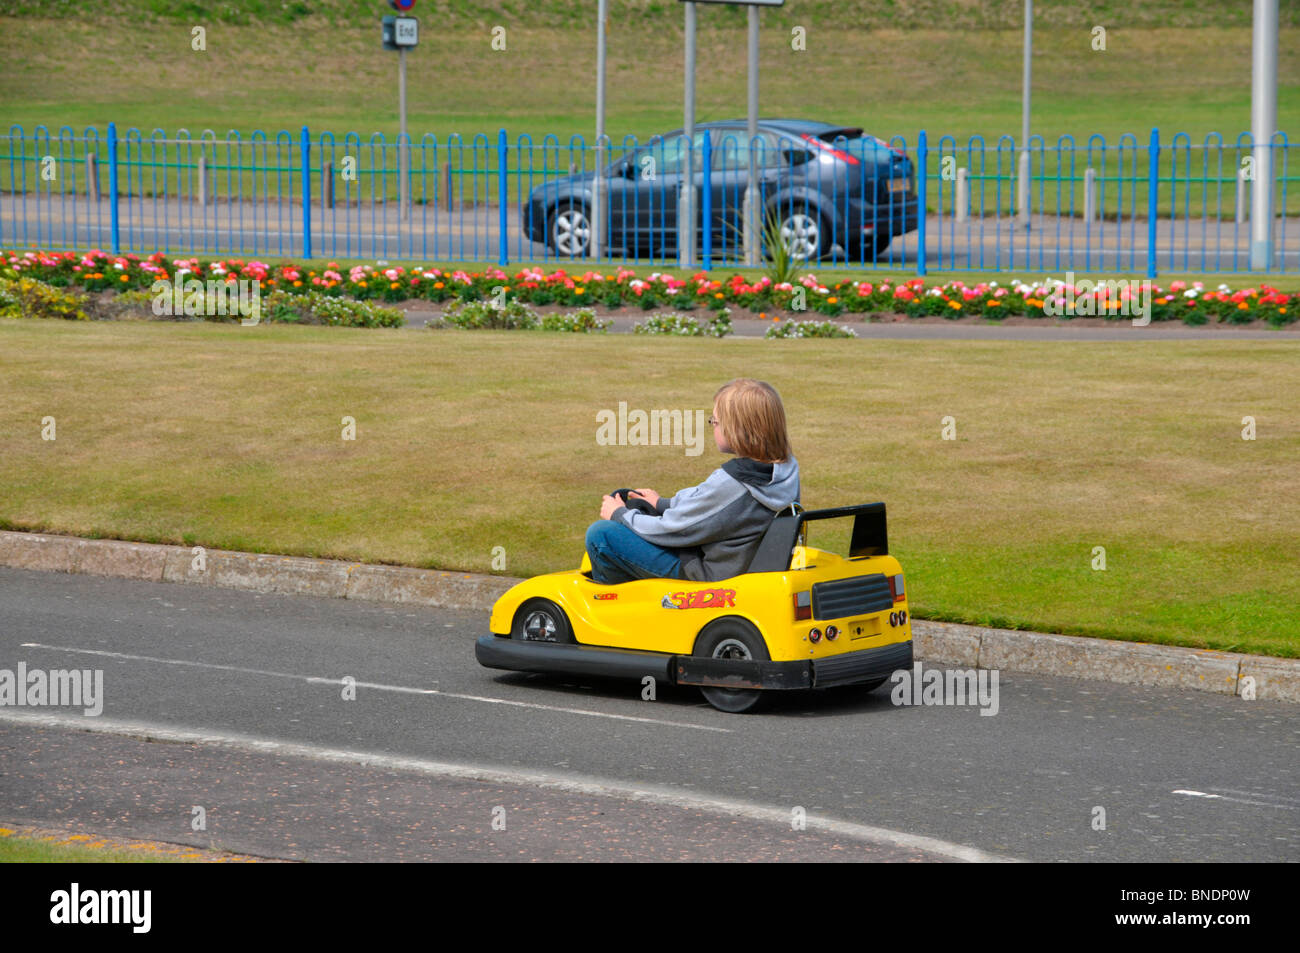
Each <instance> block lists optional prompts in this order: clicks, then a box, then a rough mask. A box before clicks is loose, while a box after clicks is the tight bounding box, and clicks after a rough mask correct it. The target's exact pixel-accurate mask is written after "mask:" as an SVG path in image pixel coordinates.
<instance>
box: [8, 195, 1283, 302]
mask: <svg viewBox="0 0 1300 953" xmlns="http://www.w3.org/2000/svg"><path fill="white" fill-rule="evenodd" d="M118 219H119V234H120V239H121V242H122V250H123V251H135V252H137V253H139V254H151V253H153V252H155V251H158V250H159V249H162V250H164V251H171V252H174V253H176V254H180V253H182V252H183V253H185V254H187V255H188V254H197V255H215V254H218V253H221V254H229V253H238V254H240V255H244V256H253V257H257V256H262V257H290V258H292V257H294V256H301V255H302V233H303V232H302V206H301V205H299V204H295V203H293V202H289V201H285V202H277V201H270V202H252V201H236V202H228V201H224V200H223V201H221V202H220V203H217V204H211V205H208V206H206V207H205V206H201V205H199V204H197V202H193V201H187V200H182V199H176V198H168V199H152V198H149V199H141V198H140V197H139V196H132V197H131V198H130V199H127V198H126V197H123V198H122V199H121V200H120V201H119V204H118ZM1289 229H1290V230H1289V231H1288V230H1287V228H1284V227H1283V225H1282V224H1281V223H1279V225H1278V228H1277V233H1276V241H1277V247H1276V251H1275V258H1276V261H1275V265H1274V269H1273V270H1274V271H1275V272H1294V271H1296V270H1297V269H1300V248H1297V240H1296V237H1295V235H1294V231H1295V229H1294V226H1293V225H1292V226H1289ZM926 230H927V238H926V263H927V267H928V268H929V270H930V271H932V272H934V271H1008V270H1011V271H1014V270H1018V271H1020V272H1021V277H1023V278H1025V279H1026V280H1028V279H1031V278H1045V277H1056V278H1061V279H1065V277H1066V275H1065V271H1066V270H1067V269H1068V270H1073V271H1077V272H1079V273H1080V274H1084V273H1089V274H1098V273H1106V272H1117V273H1128V272H1136V273H1142V272H1145V270H1146V267H1147V261H1146V255H1147V238H1148V236H1147V230H1146V223H1145V221H1136V220H1132V219H1125V220H1124V221H1123V222H1115V221H1113V220H1112V221H1106V222H1093V223H1091V224H1089V223H1085V222H1084V221H1083V220H1082V219H1076V218H1068V217H1067V218H1059V219H1058V218H1056V217H1055V216H1042V215H1036V216H1034V217H1033V220H1032V222H1031V227H1030V229H1029V230H1025V229H1024V228H1023V227H1022V226H1021V225H1020V224H1018V223H1017V222H1016V220H1015V219H1014V218H1012V217H1008V216H1002V217H994V216H989V217H983V218H981V217H974V218H971V219H969V220H967V221H965V222H960V223H959V222H956V221H955V219H954V218H953V217H952V216H951V215H929V216H927V217H926ZM311 231H312V251H313V254H314V255H315V256H317V257H331V258H372V257H373V258H375V259H378V260H390V259H391V260H393V261H398V260H404V261H406V260H412V259H414V260H425V261H432V260H442V261H448V260H451V261H478V262H483V263H485V264H495V263H497V262H498V261H499V259H500V254H501V251H500V236H501V215H500V206H488V205H481V206H473V205H467V206H464V207H457V208H455V209H453V210H451V211H447V210H445V209H436V208H432V207H430V206H416V207H414V208H413V209H412V211H411V214H410V217H409V218H408V219H405V220H403V219H402V218H401V217H400V215H399V212H398V208H397V205H396V203H390V204H387V205H385V204H382V203H380V204H366V205H352V206H344V205H342V204H340V205H338V206H336V207H335V208H332V209H323V208H321V207H320V205H319V204H316V205H314V206H313V210H312V228H311ZM1249 235H1250V229H1249V226H1248V225H1238V224H1236V223H1235V222H1233V221H1232V220H1231V219H1228V220H1225V221H1218V220H1216V219H1209V218H1207V219H1204V220H1202V219H1199V218H1185V219H1184V218H1180V219H1179V220H1177V221H1170V220H1161V221H1160V222H1159V227H1158V231H1157V239H1156V248H1157V262H1156V263H1157V267H1158V268H1159V269H1160V271H1161V272H1162V273H1169V272H1190V271H1196V272H1207V273H1213V272H1223V273H1225V275H1228V276H1230V275H1231V273H1244V272H1247V271H1248V269H1249V257H1250V253H1249V249H1250V241H1249ZM917 237H918V236H917V232H915V231H913V232H910V233H908V234H905V235H901V236H898V237H897V238H895V239H894V241H893V242H891V243H890V245H889V247H888V248H887V249H886V250H885V251H884V252H882V253H881V254H880V255H879V256H878V258H877V260H876V261H875V262H874V263H869V264H868V265H867V266H866V267H867V268H871V267H878V268H881V269H885V270H889V269H894V270H897V269H911V268H913V267H915V266H916V265H917V252H918V242H917ZM111 245H112V228H111V212H110V209H109V203H108V201H107V199H104V198H101V199H100V200H99V201H98V202H91V201H89V200H88V199H87V198H86V197H85V196H84V195H73V194H71V193H69V194H67V195H64V194H62V193H58V192H55V193H53V194H47V193H41V194H39V195H37V194H29V195H21V194H19V195H0V246H14V247H23V248H27V247H32V246H40V247H42V248H56V249H57V248H86V247H94V248H109V247H111ZM506 246H507V248H506V253H507V258H508V259H509V262H510V265H509V266H508V267H511V268H515V267H519V266H521V265H524V264H538V265H541V266H543V267H546V268H548V269H553V268H559V267H565V268H568V269H569V270H570V271H572V270H575V269H577V270H585V269H586V268H587V267H589V266H588V264H587V262H586V261H584V260H583V259H577V260H574V259H570V258H566V257H562V256H559V255H557V254H556V252H555V251H554V250H552V249H550V248H548V247H547V246H546V245H542V244H538V243H536V242H533V241H531V240H530V239H528V238H527V237H525V235H524V233H523V228H522V218H521V214H520V210H519V208H518V207H517V206H515V205H511V206H508V207H507V209H506ZM724 251H726V250H725V249H722V248H715V249H714V267H715V268H717V269H723V270H725V269H727V268H734V267H737V266H738V264H739V263H738V262H737V261H735V260H725V255H724ZM735 252H736V249H734V248H733V249H731V254H732V255H733V257H734V255H735ZM613 263H616V264H627V265H633V266H636V267H638V268H642V269H645V268H651V269H653V267H654V264H655V263H654V262H651V261H648V260H646V261H636V260H634V259H629V258H627V257H626V256H624V255H622V254H616V255H615V256H614V262H613ZM662 263H663V262H661V264H662ZM667 263H668V264H675V258H674V259H673V260H672V261H669V262H667ZM602 267H605V268H608V267H610V263H606V264H605V265H604V266H602ZM847 267H851V268H852V269H853V270H861V268H862V267H863V266H862V265H851V266H850V265H849V264H847V263H846V262H845V261H844V260H843V259H842V258H840V259H839V260H837V261H834V262H832V261H829V260H828V261H823V262H819V263H818V264H817V265H815V266H813V267H812V268H811V269H810V270H813V271H815V272H817V273H819V274H820V273H822V272H826V273H828V274H829V273H833V272H834V270H835V269H836V268H847ZM1226 280H1232V279H1231V277H1228V278H1227V279H1226ZM1237 280H1238V281H1242V280H1245V281H1249V277H1248V276H1243V277H1241V278H1238V279H1237Z"/></svg>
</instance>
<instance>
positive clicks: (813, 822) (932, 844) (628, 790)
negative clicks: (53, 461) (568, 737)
mask: <svg viewBox="0 0 1300 953" xmlns="http://www.w3.org/2000/svg"><path fill="white" fill-rule="evenodd" d="M5 721H8V722H13V723H17V724H26V725H39V726H41V727H43V728H71V729H74V730H78V731H98V732H102V733H104V734H110V735H121V736H124V737H128V738H140V739H143V740H146V741H171V742H177V743H180V744H209V745H217V746H221V747H226V748H232V749H235V750H238V751H252V752H269V753H273V754H276V755H282V756H286V757H298V758H308V759H311V760H313V761H325V762H332V763H341V764H360V765H365V766H367V767H374V768H382V769H384V770H393V771H411V772H414V773H416V774H423V775H427V776H429V777H445V778H460V779H462V780H469V781H481V782H483V783H486V784H514V785H532V786H535V787H542V788H548V789H551V790H557V791H564V792H567V793H570V794H581V795H587V796H593V797H616V798H624V799H627V800H631V801H641V802H647V803H651V804H662V805H666V806H668V807H677V808H685V809H687V810H698V811H708V812H709V813H711V814H721V815H724V816H729V817H747V818H750V819H751V820H755V821H763V822H768V823H772V824H776V825H778V826H780V827H781V828H783V829H785V830H789V827H790V818H791V814H790V808H787V807H769V806H767V805H764V804H756V803H754V802H752V801H737V800H732V799H729V798H715V797H706V796H704V795H701V794H694V793H690V792H687V791H683V790H679V789H674V788H666V787H659V786H655V785H652V786H646V787H641V786H636V787H634V786H632V785H630V784H627V783H621V782H617V781H610V780H607V779H605V778H594V777H586V776H581V775H556V774H540V773H536V772H531V771H520V770H516V769H513V768H489V767H482V766H480V765H472V764H453V763H450V762H443V761H427V760H425V759H423V758H403V757H399V756H396V755H387V754H381V753H378V752H369V751H346V750H343V749H339V748H326V747H322V746H319V745H306V744H299V743H297V742H289V741H276V740H274V739H270V738H256V737H252V736H249V735H242V734H234V733H223V732H212V731H203V730H201V729H185V728H174V727H171V726H169V725H152V724H147V723H143V722H123V721H112V720H109V719H105V718H85V717H82V718H77V717H69V716H62V715H28V714H21V715H20V714H17V713H13V714H10V713H7V712H4V711H0V722H5ZM805 820H806V823H807V829H808V830H817V831H821V832H824V833H828V834H835V835H838V836H840V837H848V838H852V839H854V840H858V841H865V842H867V843H873V844H888V845H890V846H893V847H899V848H903V849H906V850H922V851H928V852H930V853H934V854H940V855H942V856H944V857H950V858H952V859H954V860H961V861H966V862H968V863H1015V862H1017V861H1016V860H1015V859H1014V858H1011V857H1004V856H999V855H997V854H990V853H988V852H987V851H983V850H980V849H979V848H978V847H967V846H965V845H964V844H954V843H951V842H949V841H945V840H939V839H938V838H934V837H925V836H923V835H920V834H908V833H905V832H903V831H894V830H889V829H888V828H884V827H872V826H870V825H868V824H855V823H852V822H851V821H840V820H835V819H834V818H829V817H821V816H819V815H815V814H811V813H809V814H808V815H807V816H806V818H805Z"/></svg>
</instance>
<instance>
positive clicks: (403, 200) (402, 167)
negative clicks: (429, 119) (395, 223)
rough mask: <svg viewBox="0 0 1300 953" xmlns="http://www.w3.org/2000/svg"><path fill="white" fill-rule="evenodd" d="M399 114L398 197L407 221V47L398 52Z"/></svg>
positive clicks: (408, 215)
mask: <svg viewBox="0 0 1300 953" xmlns="http://www.w3.org/2000/svg"><path fill="white" fill-rule="evenodd" d="M397 112H398V122H399V123H400V125H399V127H398V133H397V175H398V177H399V181H398V183H397V197H398V202H399V204H400V205H401V208H402V218H404V219H405V218H409V217H410V215H411V205H410V196H409V195H407V194H406V193H407V182H406V163H407V155H406V149H407V147H406V140H407V136H406V47H402V48H401V49H400V50H398V51H397Z"/></svg>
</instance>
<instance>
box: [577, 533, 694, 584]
mask: <svg viewBox="0 0 1300 953" xmlns="http://www.w3.org/2000/svg"><path fill="white" fill-rule="evenodd" d="M587 555H588V556H589V557H591V578H592V579H593V580H594V581H596V582H599V583H603V584H605V585H613V584H614V583H619V582H631V581H632V580H633V579H651V578H664V579H681V578H682V576H681V571H682V561H681V559H680V558H679V557H678V555H677V553H676V551H675V550H672V549H665V548H664V547H662V546H656V545H655V544H654V543H650V542H647V541H646V540H644V539H642V538H641V537H640V536H638V535H637V534H636V533H634V532H632V530H630V529H628V528H627V527H626V526H624V525H623V524H622V523H616V522H614V521H613V520H597V521H596V522H594V523H592V524H591V525H590V526H588V527H587Z"/></svg>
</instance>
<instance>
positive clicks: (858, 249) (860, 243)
mask: <svg viewBox="0 0 1300 953" xmlns="http://www.w3.org/2000/svg"><path fill="white" fill-rule="evenodd" d="M893 240H894V236H893V235H866V236H863V237H862V238H860V239H858V240H855V241H852V242H851V243H850V244H852V245H853V247H852V248H848V249H845V251H846V252H847V253H848V256H849V257H850V258H856V259H857V260H858V261H859V262H861V263H862V264H864V265H869V264H871V263H872V262H874V261H877V260H878V259H879V258H880V256H881V255H883V254H884V253H885V249H886V248H888V247H889V245H890V243H891V242H892V241H893Z"/></svg>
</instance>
